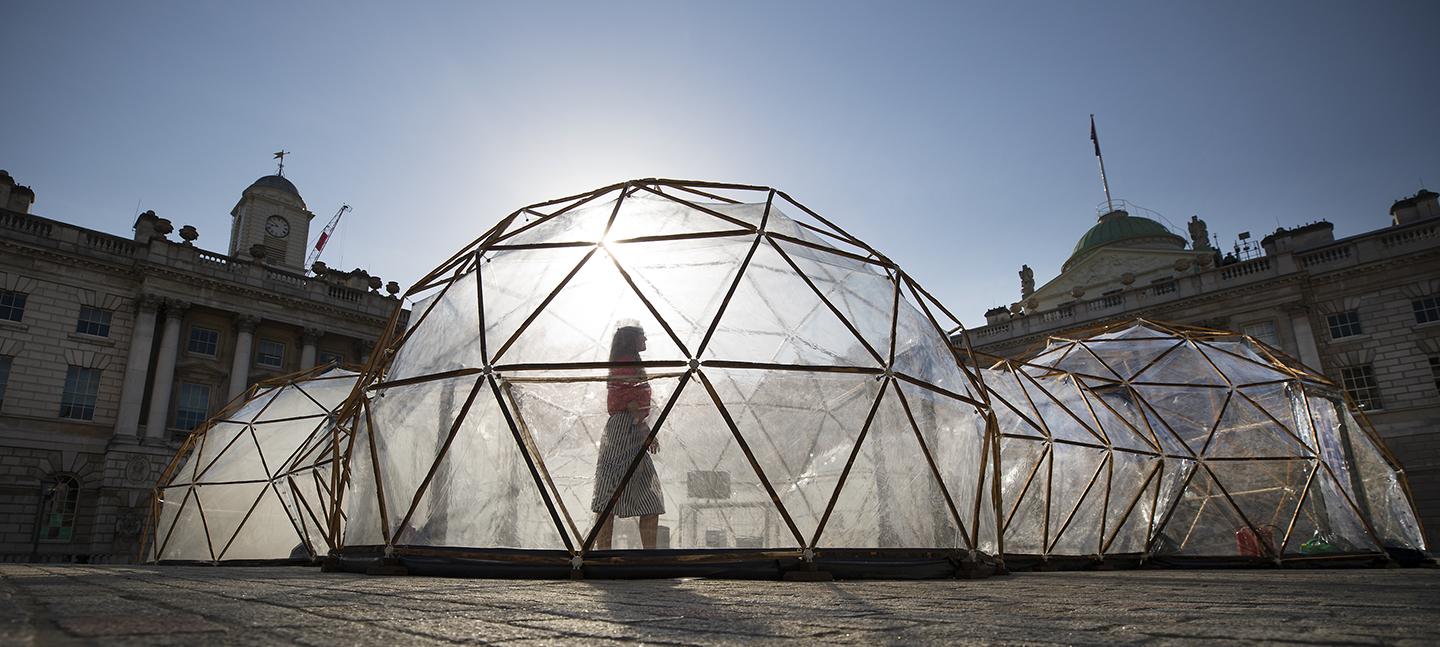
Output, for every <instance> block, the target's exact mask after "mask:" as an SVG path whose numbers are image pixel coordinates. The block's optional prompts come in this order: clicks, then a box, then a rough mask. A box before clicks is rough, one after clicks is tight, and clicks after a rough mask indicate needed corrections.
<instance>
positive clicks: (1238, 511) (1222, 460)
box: [984, 321, 1425, 565]
mask: <svg viewBox="0 0 1440 647" xmlns="http://www.w3.org/2000/svg"><path fill="white" fill-rule="evenodd" d="M984 382H985V385H986V387H987V388H989V389H990V399H991V402H992V404H993V406H994V407H995V413H996V416H997V419H998V422H999V428H1000V433H1001V435H1002V440H1001V441H1000V448H1001V465H1002V474H1001V494H1002V497H1001V498H1002V504H1001V514H1002V518H1003V522H1002V524H1003V528H1004V540H1005V550H1006V553H1007V562H1008V563H1009V564H1011V565H1023V564H1025V563H1027V562H1032V561H1034V560H1052V559H1057V558H1062V559H1063V558H1074V557H1088V558H1092V559H1100V558H1105V559H1109V560H1114V559H1121V560H1124V559H1135V560H1140V561H1144V560H1159V561H1166V562H1185V561H1191V562H1201V563H1210V564H1218V563H1226V562H1236V563H1250V562H1261V561H1266V562H1273V561H1279V562H1319V561H1333V560H1368V559H1376V558H1381V559H1383V558H1384V557H1385V555H1386V552H1387V550H1388V551H1390V552H1391V553H1392V554H1397V555H1401V554H1407V553H1414V552H1415V551H1420V550H1423V549H1424V548H1425V545H1424V539H1423V535H1422V534H1421V532H1420V527H1419V524H1418V522H1417V521H1416V515H1415V512H1414V508H1413V506H1412V504H1411V501H1410V498H1409V496H1408V491H1407V489H1406V486H1405V479H1404V475H1403V473H1402V472H1401V471H1400V469H1399V467H1398V463H1397V462H1396V461H1395V460H1394V459H1393V458H1392V457H1391V456H1390V455H1389V454H1388V453H1387V452H1386V450H1385V448H1384V445H1383V444H1382V443H1381V442H1380V440H1379V438H1378V436H1376V435H1375V433H1374V432H1373V430H1372V429H1371V428H1370V427H1369V426H1368V424H1366V423H1365V422H1364V421H1363V419H1357V418H1356V417H1355V416H1354V415H1352V413H1351V412H1350V410H1349V409H1348V408H1347V407H1346V403H1345V399H1344V395H1343V392H1341V391H1340V390H1339V389H1337V388H1336V387H1335V385H1334V384H1332V383H1331V382H1330V381H1328V380H1327V379H1325V378H1324V377H1323V376H1320V375H1318V374H1315V373H1312V372H1310V371H1309V370H1307V369H1305V368H1303V367H1302V366H1301V365H1300V364H1299V363H1298V362H1295V361H1293V360H1290V359H1288V358H1286V357H1285V356H1284V355H1282V354H1281V353H1279V352H1278V351H1276V350H1275V349H1273V348H1270V347H1268V346H1265V345H1264V344H1262V343H1260V342H1257V341H1255V340H1254V339H1252V338H1250V337H1248V336H1245V335H1239V334H1234V333H1228V332H1223V331H1217V330H1207V329H1200V328H1192V327H1182V326H1173V325H1165V324H1157V323H1152V322H1147V321H1139V322H1135V323H1130V324H1124V325H1118V326H1111V327H1108V328H1105V329H1101V330H1100V331H1092V332H1090V333H1088V334H1080V335H1076V336H1072V337H1068V338H1051V340H1050V341H1049V344H1048V346H1047V347H1046V348H1045V349H1044V350H1043V351H1042V352H1040V353H1039V354H1038V355H1037V356H1035V357H1033V358H1032V359H1030V360H1028V361H1025V362H1000V363H998V364H996V365H995V366H994V367H992V368H991V369H988V370H986V371H984Z"/></svg>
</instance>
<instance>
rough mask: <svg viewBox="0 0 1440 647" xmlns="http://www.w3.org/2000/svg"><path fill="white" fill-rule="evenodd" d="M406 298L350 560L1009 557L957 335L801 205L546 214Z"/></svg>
mask: <svg viewBox="0 0 1440 647" xmlns="http://www.w3.org/2000/svg"><path fill="white" fill-rule="evenodd" d="M407 296H408V297H409V298H411V299H414V304H413V306H412V308H411V314H410V317H409V322H408V325H404V326H401V325H399V324H395V325H394V328H393V330H392V333H391V334H390V336H389V337H388V341H387V342H385V346H386V348H385V350H384V353H385V354H384V355H383V356H382V357H381V359H380V360H379V361H378V362H377V363H376V365H375V366H374V368H373V370H372V371H371V372H370V373H369V374H368V375H367V376H366V377H365V382H364V385H363V388H362V391H361V392H360V393H362V394H363V396H364V397H363V402H361V403H360V404H361V407H360V411H358V412H357V416H358V418H359V422H358V424H359V425H360V427H358V429H361V430H362V431H361V432H360V433H357V442H356V444H355V447H354V451H353V453H352V465H351V467H352V472H351V479H350V484H351V486H352V491H351V493H350V494H349V495H348V496H349V498H348V506H347V508H346V511H347V525H346V531H345V541H344V543H345V546H346V547H347V550H349V549H350V548H352V547H380V546H383V547H386V548H387V550H388V551H389V552H390V553H398V554H406V551H407V550H408V551H410V554H421V553H420V552H417V550H416V549H418V548H420V547H423V548H425V549H426V551H425V552H423V554H437V553H436V552H435V550H436V549H453V550H452V551H451V552H450V553H446V554H463V552H464V551H465V550H468V549H475V550H493V549H526V550H550V551H563V553H564V554H566V555H569V556H585V557H589V556H591V555H593V554H594V553H595V551H601V550H604V549H605V548H612V549H646V548H649V549H661V550H663V549H672V550H693V551H739V550H760V551H770V552H771V553H774V552H776V551H779V552H780V554H784V555H790V556H792V557H794V556H800V555H802V554H806V553H807V549H810V550H813V551H818V552H823V551H825V550H826V549H837V548H845V549H872V550H873V549H933V550H939V551H949V554H963V555H967V556H970V557H973V555H974V554H975V553H972V552H971V551H972V550H973V551H979V552H982V553H994V552H995V551H996V549H997V548H996V540H995V539H996V538H995V511H994V508H993V507H990V508H989V509H986V508H985V505H984V503H982V497H981V496H980V492H981V490H983V489H988V487H989V482H988V481H985V480H984V479H985V478H987V477H986V476H985V475H987V474H988V475H989V477H990V478H993V476H994V470H993V469H988V468H987V466H990V465H993V463H992V462H990V461H991V459H990V458H989V457H987V454H988V453H991V452H990V450H991V449H992V447H991V446H990V445H988V444H987V442H986V427H985V418H984V416H983V415H982V414H981V412H980V409H979V407H978V405H979V404H980V402H979V401H978V400H977V396H976V395H975V394H976V393H977V392H978V387H977V386H976V384H975V382H974V376H973V375H972V374H969V373H967V370H966V369H964V368H962V366H961V364H960V363H959V362H958V361H957V358H956V355H955V353H954V351H953V350H952V348H951V347H950V346H949V345H948V343H947V338H946V335H945V330H947V329H949V328H952V327H955V326H958V322H956V321H954V319H953V317H950V316H949V315H948V313H946V312H945V311H944V309H943V308H942V307H940V306H939V305H938V304H937V303H935V302H934V301H933V300H932V299H931V298H929V297H928V296H927V295H926V293H925V292H924V291H923V290H922V289H921V288H920V287H919V286H918V285H916V284H915V283H914V282H913V281H912V280H911V279H910V277H908V276H907V275H905V274H904V273H903V272H902V271H900V269H899V268H898V267H897V266H896V265H895V264H894V263H892V262H891V261H890V260H889V259H888V258H886V257H885V256H883V255H881V254H879V253H878V252H876V251H875V250H873V249H871V248H870V247H869V246H867V245H865V244H864V243H863V242H860V241H858V240H856V239H855V238H853V237H851V236H850V235H848V234H846V233H845V232H843V231H841V230H839V229H838V228H836V227H834V226H833V225H831V224H829V223H828V221H826V220H824V219H823V218H821V217H820V216H818V215H816V214H814V213H813V212H810V211H809V210H808V209H806V208H805V207H803V206H800V205H799V204H797V203H795V202H793V201H791V200H789V198H788V196H785V195H784V194H783V193H781V192H777V191H774V190H770V189H767V188H764V187H745V186H736V185H716V184H704V183H687V182H674V181H665V180H646V181H636V182H631V183H626V184H623V185H615V186H612V187H606V188H604V189H600V190H597V191H594V192H591V193H587V194H583V195H580V196H575V197H572V198H567V199H564V200H558V201H553V202H551V203H545V204H540V205H534V206H531V207H527V208H525V209H522V210H520V211H517V212H515V213H514V214H512V215H510V216H509V217H507V218H505V219H504V220H503V221H502V222H500V223H499V224H498V225H496V226H495V227H493V228H492V229H491V230H490V231H488V232H487V233H485V234H484V235H483V236H482V237H481V238H480V239H479V240H477V241H475V242H474V243H472V244H470V245H468V246H466V247H465V248H463V249H461V250H460V251H459V252H457V253H456V254H455V255H454V256H452V257H451V258H450V259H449V260H448V261H447V262H445V263H444V264H443V265H441V266H440V267H438V268H437V269H436V270H435V271H434V272H433V273H431V274H430V275H429V276H427V277H426V278H425V279H423V280H422V281H421V282H420V283H419V284H418V285H416V286H415V287H414V288H412V289H411V290H410V291H409V292H408V293H407ZM941 322H944V323H943V324H942V323H941ZM985 500H986V501H988V498H985ZM607 519H608V520H610V523H609V524H607V523H606V522H605V521H606V520H607ZM442 552H444V551H442ZM812 554H813V553H812Z"/></svg>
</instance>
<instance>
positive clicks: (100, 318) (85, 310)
mask: <svg viewBox="0 0 1440 647" xmlns="http://www.w3.org/2000/svg"><path fill="white" fill-rule="evenodd" d="M75 332H78V333H80V334H82V335H94V336H96V337H109V336H110V311H109V310H102V309H100V308H92V307H90V306H80V319H79V320H78V321H76V322H75Z"/></svg>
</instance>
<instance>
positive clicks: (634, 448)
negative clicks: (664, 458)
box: [590, 411, 665, 517]
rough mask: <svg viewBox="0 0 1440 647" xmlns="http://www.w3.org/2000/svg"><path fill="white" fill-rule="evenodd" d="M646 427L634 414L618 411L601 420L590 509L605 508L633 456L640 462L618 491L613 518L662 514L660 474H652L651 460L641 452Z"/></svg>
mask: <svg viewBox="0 0 1440 647" xmlns="http://www.w3.org/2000/svg"><path fill="white" fill-rule="evenodd" d="M649 435H650V430H649V429H648V428H646V427H645V425H643V424H641V423H639V422H637V421H636V420H635V416H634V414H632V413H630V412H629V411H621V412H620V413H614V414H611V415H610V420H608V421H606V423H605V434H604V435H603V436H601V437H600V456H599V457H598V458H597V459H596V460H595V492H594V494H593V495H592V496H591V498H590V511H591V512H595V513H597V514H598V513H600V512H604V511H605V505H606V504H608V503H609V502H610V497H611V496H613V495H614V494H615V489H616V488H618V487H620V481H621V480H622V479H624V478H625V470H627V469H629V468H630V462H631V461H633V460H635V456H636V455H637V454H638V455H639V456H640V464H639V465H637V466H636V467H635V474H634V475H633V476H631V477H630V482H629V483H628V484H626V485H625V491H624V492H622V493H620V500H619V501H617V502H616V503H615V509H614V514H615V516H617V517H638V516H641V515H647V514H664V513H665V494H664V492H663V491H662V490H661V489H660V477H659V476H658V475H656V474H655V462H654V461H652V460H650V453H649V452H647V451H645V438H646V437H647V436H649Z"/></svg>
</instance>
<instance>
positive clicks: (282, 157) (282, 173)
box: [275, 148, 290, 177]
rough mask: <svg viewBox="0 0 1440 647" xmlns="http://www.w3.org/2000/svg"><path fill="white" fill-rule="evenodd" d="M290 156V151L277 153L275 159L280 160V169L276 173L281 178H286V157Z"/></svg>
mask: <svg viewBox="0 0 1440 647" xmlns="http://www.w3.org/2000/svg"><path fill="white" fill-rule="evenodd" d="M289 154H290V151H287V150H285V149H283V148H282V149H280V150H278V151H276V152H275V159H277V160H280V168H279V169H277V170H276V171H275V174H276V175H279V176H281V177H284V176H285V156H286V155H289Z"/></svg>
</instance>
